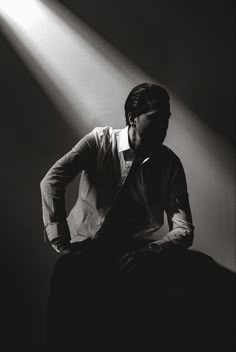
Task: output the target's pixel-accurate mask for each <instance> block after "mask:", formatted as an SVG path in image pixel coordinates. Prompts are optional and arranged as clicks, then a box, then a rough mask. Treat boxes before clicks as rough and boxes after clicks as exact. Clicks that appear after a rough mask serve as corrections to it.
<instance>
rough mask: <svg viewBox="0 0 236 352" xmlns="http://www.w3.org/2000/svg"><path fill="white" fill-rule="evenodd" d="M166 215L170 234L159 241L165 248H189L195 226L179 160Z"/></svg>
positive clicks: (171, 183)
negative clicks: (172, 246) (170, 246)
mask: <svg viewBox="0 0 236 352" xmlns="http://www.w3.org/2000/svg"><path fill="white" fill-rule="evenodd" d="M165 210H166V214H167V219H168V224H169V232H168V233H167V234H166V235H165V236H164V237H163V238H162V239H161V240H160V241H158V242H159V244H160V245H162V246H163V247H165V246H169V245H171V244H174V245H177V246H180V247H182V248H188V247H190V246H191V245H192V243H193V238H194V226H193V222H192V214H191V209H190V204H189V195H188V190H187V182H186V177H185V172H184V168H183V166H182V163H181V161H180V160H179V159H177V162H176V163H175V169H174V172H173V176H172V177H170V183H169V190H168V198H167V204H166V209H165Z"/></svg>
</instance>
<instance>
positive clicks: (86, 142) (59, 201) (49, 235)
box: [40, 131, 97, 241]
mask: <svg viewBox="0 0 236 352" xmlns="http://www.w3.org/2000/svg"><path fill="white" fill-rule="evenodd" d="M96 150H97V143H96V138H95V134H94V133H93V131H92V132H91V133H89V134H87V135H86V136H85V137H83V138H82V139H81V140H80V141H79V142H78V143H77V144H76V145H75V146H74V147H73V148H72V150H70V151H69V152H68V153H67V154H65V155H64V156H63V157H62V158H61V159H59V160H58V161H57V162H56V163H55V164H54V165H53V166H52V167H51V168H50V169H49V171H48V172H47V174H46V175H45V177H44V178H43V180H42V181H41V183H40V189H41V195H42V212H43V223H44V227H45V239H46V241H48V240H49V241H52V240H53V239H55V238H57V237H63V238H64V239H68V241H69V240H70V232H69V227H68V224H67V220H66V206H65V189H66V186H67V185H68V184H69V183H70V182H71V181H72V180H73V179H74V178H75V177H76V176H77V175H78V174H79V173H80V172H81V171H82V170H86V169H89V168H90V167H91V166H92V165H93V164H94V163H95V158H96Z"/></svg>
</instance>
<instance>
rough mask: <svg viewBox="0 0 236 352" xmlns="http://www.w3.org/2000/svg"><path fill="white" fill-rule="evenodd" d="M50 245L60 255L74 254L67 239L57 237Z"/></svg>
mask: <svg viewBox="0 0 236 352" xmlns="http://www.w3.org/2000/svg"><path fill="white" fill-rule="evenodd" d="M50 243H51V245H52V247H53V249H55V251H56V252H58V253H60V254H70V253H71V252H72V248H71V247H72V246H71V244H70V242H69V241H68V239H67V238H64V237H56V238H54V239H53V240H52V241H51V242H50Z"/></svg>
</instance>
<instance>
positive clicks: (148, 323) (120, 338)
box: [45, 240, 233, 352]
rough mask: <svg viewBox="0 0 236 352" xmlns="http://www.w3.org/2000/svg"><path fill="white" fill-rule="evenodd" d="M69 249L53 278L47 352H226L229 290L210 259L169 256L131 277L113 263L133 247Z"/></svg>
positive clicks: (147, 259) (146, 263)
mask: <svg viewBox="0 0 236 352" xmlns="http://www.w3.org/2000/svg"><path fill="white" fill-rule="evenodd" d="M74 246H75V251H74V253H72V254H70V255H62V256H61V257H60V258H59V259H58V261H57V262H56V264H55V267H54V271H53V274H52V277H51V287H50V297H49V302H48V317H47V331H46V343H45V351H47V352H49V351H57V352H60V351H68V352H69V351H82V352H86V351H94V350H97V351H109V352H114V351H117V352H118V351H119V352H123V351H136V352H137V351H144V350H146V351H158V350H160V351H173V350H175V351H176V350H177V351H178V350H182V351H183V350H184V351H185V350H186V351H199V350H200V349H201V350H202V351H211V350H212V351H213V350H214V351H222V350H224V351H231V349H230V348H231V346H233V344H232V343H233V341H232V336H231V330H230V329H231V328H232V324H231V321H230V318H231V316H229V311H227V312H226V311H225V306H226V305H225V300H227V299H229V297H230V299H231V296H230V292H231V291H230V290H229V289H227V290H225V289H223V287H222V284H223V282H225V277H226V276H225V273H223V271H221V270H220V269H219V267H218V266H217V265H216V263H215V262H214V261H213V260H212V259H211V258H210V257H208V256H206V255H204V254H202V253H198V252H194V251H190V250H181V249H175V250H170V251H168V250H167V251H166V252H163V253H162V254H156V255H155V254H150V255H147V256H140V257H137V258H136V259H135V266H134V267H133V268H132V270H131V271H129V270H120V266H119V258H120V257H121V256H122V255H123V254H124V253H126V252H127V251H129V250H132V249H134V248H132V244H131V245H130V244H129V245H127V246H124V247H123V250H118V251H117V250H116V248H115V247H114V246H112V245H111V244H110V245H107V244H104V243H102V242H99V241H97V240H94V241H91V240H88V241H87V242H84V243H83V244H76V245H74ZM135 246H136V245H135ZM136 247H137V246H136ZM136 247H135V248H136ZM230 280H231V277H230ZM227 282H228V281H227ZM230 282H231V281H230ZM222 319H227V321H226V322H224V324H222ZM225 324H226V326H225ZM226 330H227V331H226ZM217 333H218V334H219V335H218V336H217ZM227 346H228V349H227ZM232 348H233V347H232ZM232 351H233V349H232Z"/></svg>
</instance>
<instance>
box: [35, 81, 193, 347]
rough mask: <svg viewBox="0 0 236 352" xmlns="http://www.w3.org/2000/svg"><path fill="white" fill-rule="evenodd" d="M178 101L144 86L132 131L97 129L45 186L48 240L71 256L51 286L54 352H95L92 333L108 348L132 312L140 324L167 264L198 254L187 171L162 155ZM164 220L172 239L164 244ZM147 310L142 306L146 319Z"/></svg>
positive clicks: (129, 111)
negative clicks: (70, 196) (68, 204)
mask: <svg viewBox="0 0 236 352" xmlns="http://www.w3.org/2000/svg"><path fill="white" fill-rule="evenodd" d="M169 100H170V99H169V95H168V93H167V91H166V90H165V89H164V88H162V87H160V86H158V85H154V84H148V83H144V84H140V85H138V86H136V87H135V88H133V90H132V91H131V92H130V94H129V95H128V97H127V100H126V102H125V117H126V127H125V128H124V129H119V130H118V129H112V127H96V128H94V130H93V131H92V132H90V133H89V134H87V135H86V136H84V137H83V138H82V139H81V140H80V141H79V142H78V144H77V145H75V147H74V148H73V149H72V150H71V151H69V152H68V153H67V154H66V155H65V156H63V157H62V158H61V159H60V160H58V161H57V162H56V163H55V164H54V165H53V166H52V168H51V169H50V170H49V171H48V173H47V174H46V176H45V177H44V179H43V180H42V182H41V192H42V204H43V220H44V225H45V236H46V240H47V241H48V242H50V243H51V245H52V247H53V248H54V249H55V250H56V251H58V252H59V253H61V254H63V255H62V256H61V257H60V258H59V260H58V262H57V264H56V266H55V270H54V274H53V277H52V282H51V293H50V299H49V312H48V335H50V336H51V342H47V343H48V346H49V345H50V344H51V346H56V344H57V343H58V345H59V342H58V341H60V346H62V345H63V344H64V347H66V346H67V348H68V343H69V342H68V341H72V340H73V344H74V343H75V336H76V338H77V339H78V343H81V346H83V349H82V350H83V351H85V350H86V349H85V347H84V346H88V344H90V342H91V341H88V340H89V339H87V340H86V339H85V338H84V336H85V335H86V332H88V331H90V332H91V331H93V333H92V335H91V336H95V335H96V338H97V339H99V338H101V336H102V335H103V334H102V329H104V331H105V330H106V339H107V341H108V340H109V338H108V334H107V331H108V330H107V329H108V328H109V324H111V325H112V324H113V323H114V324H118V325H119V322H120V319H119V318H118V316H121V315H122V314H124V315H125V316H126V318H125V319H126V320H127V317H128V316H129V314H128V310H129V309H130V311H129V313H130V314H135V308H134V307H136V308H137V305H136V304H133V303H134V302H137V300H138V299H139V300H143V302H144V300H145V299H147V291H148V289H147V288H148V287H149V289H150V290H151V286H149V285H150V284H151V283H153V278H154V277H156V275H157V276H158V275H159V276H158V277H159V278H160V277H161V276H163V277H164V276H165V275H166V272H165V273H162V269H161V268H162V265H161V264H160V260H159V264H156V263H158V258H167V257H168V256H169V255H170V256H171V255H172V256H174V255H175V253H176V251H178V250H180V251H181V252H184V249H187V248H188V247H190V246H191V245H192V242H193V230H194V227H193V224H192V217H191V211H190V206H189V200H188V192H187V185H186V179H185V173H184V169H183V166H182V164H181V161H180V159H179V158H178V157H177V156H176V155H175V154H174V152H173V151H171V150H170V149H169V148H168V147H166V146H164V145H163V142H164V140H165V137H166V133H167V129H168V125H169V119H170V116H171V113H170V103H169ZM80 172H82V174H81V178H80V186H79V195H78V200H77V202H76V204H75V205H74V207H73V209H72V211H71V212H70V214H69V216H68V218H67V216H66V210H65V190H66V186H67V185H68V184H69V183H70V182H71V181H72V180H73V179H74V178H75V177H76V176H77V175H78V173H80ZM164 212H166V214H167V219H168V224H169V232H168V233H167V234H166V235H165V236H164V237H163V238H162V239H158V240H157V238H156V236H155V234H156V232H157V231H158V230H159V229H160V228H161V226H162V225H163V223H164ZM166 262H168V260H167V261H166ZM167 266H168V265H167ZM151 271H152V274H151ZM127 277H128V279H127ZM151 277H152V278H151ZM137 285H138V286H137ZM137 287H139V290H138V291H139V292H138V293H137V289H136V288H137ZM136 294H137V295H136ZM148 299H149V300H150V301H149V302H148V303H147V302H144V303H145V304H146V305H148V306H150V305H153V304H154V302H153V301H152V297H151V295H149V298H148ZM124 301H126V305H124V304H123V303H124ZM145 304H142V303H140V301H139V303H138V305H139V308H140V312H141V311H142V314H141V313H140V314H141V315H140V316H142V319H144V315H145V309H142V306H143V305H144V306H145ZM124 306H125V307H126V308H125V309H124ZM117 308H118V309H117ZM122 309H123V310H122ZM127 309H128V310H127ZM111 312H112V313H111ZM121 312H122V313H121ZM131 312H132V313H131ZM109 314H110V315H109ZM101 315H103V319H102V318H101ZM136 318H137V317H136ZM125 319H124V320H125ZM140 319H141V318H140ZM114 321H115V322H114ZM94 322H95V323H94ZM116 327H117V325H116ZM67 328H68V329H67ZM117 329H119V327H118V328H117ZM49 330H50V332H49ZM52 336H54V340H53V338H52ZM62 336H64V337H63V338H62ZM63 339H64V340H63ZM48 340H50V338H48ZM82 340H83V344H82V342H81V341H82ZM52 341H53V342H52ZM53 344H54V345H53ZM48 348H49V347H48ZM61 348H62V347H61ZM88 350H89V349H88ZM91 350H92V348H91ZM110 350H111V349H110ZM57 351H58V349H57Z"/></svg>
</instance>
